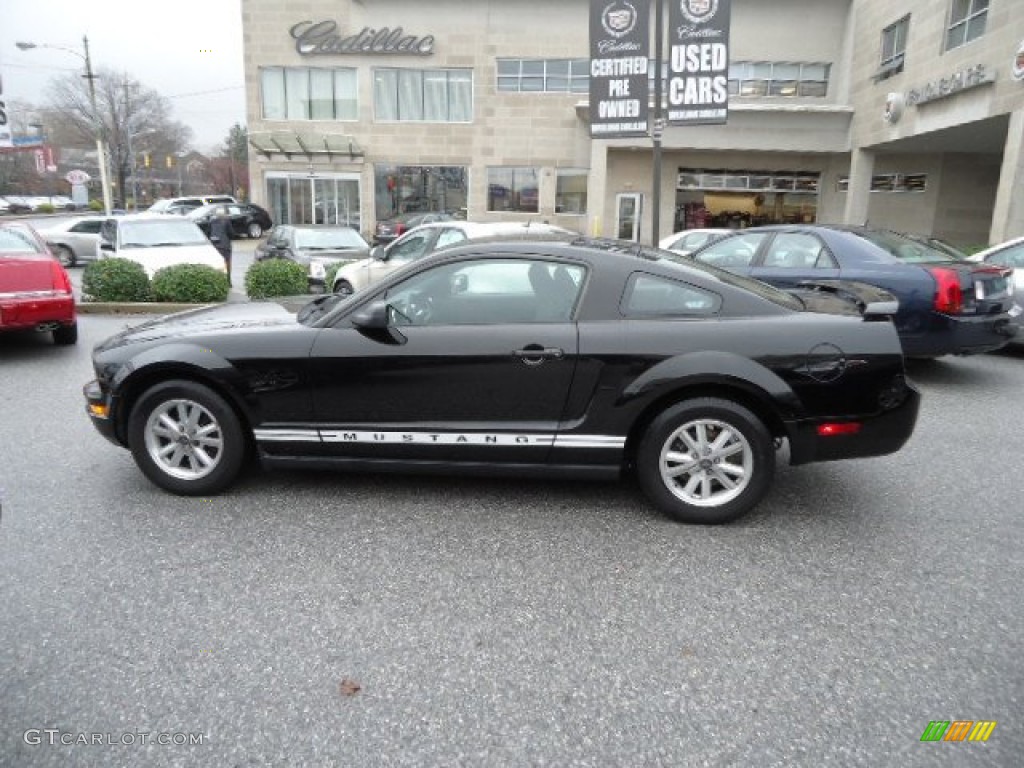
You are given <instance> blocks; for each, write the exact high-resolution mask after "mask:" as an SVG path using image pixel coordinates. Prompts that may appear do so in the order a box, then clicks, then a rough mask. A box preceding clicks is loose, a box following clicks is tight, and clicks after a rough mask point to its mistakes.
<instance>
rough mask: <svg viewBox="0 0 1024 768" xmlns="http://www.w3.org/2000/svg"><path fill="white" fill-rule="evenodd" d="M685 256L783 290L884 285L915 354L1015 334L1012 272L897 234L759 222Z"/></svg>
mask: <svg viewBox="0 0 1024 768" xmlns="http://www.w3.org/2000/svg"><path fill="white" fill-rule="evenodd" d="M680 258H691V259H695V260H696V261H699V262H702V263H705V264H711V265H714V266H718V267H721V268H723V269H728V270H729V271H731V272H734V273H736V274H740V275H745V276H749V277H753V278H756V279H758V280H763V281H765V282H767V283H771V284H772V285H775V286H779V287H782V288H789V287H794V286H797V285H799V284H801V283H803V282H807V281H810V282H818V283H821V282H825V283H827V282H834V281H859V282H862V283H867V284H869V285H874V286H878V287H880V288H883V289H885V290H886V291H889V292H890V293H892V294H893V295H894V296H895V297H896V298H897V299H898V300H899V312H898V313H897V314H896V316H895V318H894V321H895V324H896V330H897V331H899V334H900V339H901V341H902V342H903V350H904V352H905V353H906V354H907V355H909V356H912V357H939V356H942V355H949V354H955V355H969V354H977V353H981V352H990V351H992V350H994V349H999V348H1000V347H1002V346H1005V345H1006V344H1007V342H1009V340H1010V339H1011V338H1012V337H1013V336H1014V333H1015V328H1014V326H1013V325H1012V324H1011V320H1012V318H1011V315H1010V312H1011V310H1012V308H1013V306H1014V300H1013V296H1012V293H1011V285H1010V270H1009V269H1006V268H1004V267H1000V266H997V265H988V264H977V263H971V262H967V261H962V260H959V259H956V258H953V257H952V256H950V255H948V254H946V253H944V252H941V251H938V250H936V249H935V248H933V247H931V246H930V245H929V244H927V243H925V242H921V241H918V240H912V239H910V238H908V237H905V236H903V235H900V234H898V233H896V232H888V231H884V230H875V229H869V228H866V227H839V226H821V225H799V224H797V225H777V226H770V227H752V228H750V229H744V230H738V231H736V232H734V233H732V234H731V235H726V236H723V237H722V238H720V239H718V240H715V241H714V242H712V243H710V244H709V245H706V246H704V247H703V248H701V249H699V250H697V251H696V252H694V253H693V254H691V255H690V256H689V257H680Z"/></svg>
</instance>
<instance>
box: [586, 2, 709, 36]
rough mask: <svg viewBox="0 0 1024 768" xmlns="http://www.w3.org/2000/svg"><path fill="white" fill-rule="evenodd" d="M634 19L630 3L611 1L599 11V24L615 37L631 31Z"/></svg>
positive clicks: (634, 13) (634, 25)
mask: <svg viewBox="0 0 1024 768" xmlns="http://www.w3.org/2000/svg"><path fill="white" fill-rule="evenodd" d="M716 1H717V0H716ZM636 21H637V12H636V8H634V7H633V4H632V3H625V2H621V3H611V4H609V5H608V6H606V7H605V9H604V10H603V11H602V12H601V26H602V27H604V31H605V32H607V33H608V34H609V35H610V36H612V37H615V38H619V37H625V36H626V35H628V34H629V33H630V32H632V31H633V28H634V27H636Z"/></svg>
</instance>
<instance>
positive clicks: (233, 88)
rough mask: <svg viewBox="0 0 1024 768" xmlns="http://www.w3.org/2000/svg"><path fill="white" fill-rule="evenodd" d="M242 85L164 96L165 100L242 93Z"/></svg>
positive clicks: (243, 87)
mask: <svg viewBox="0 0 1024 768" xmlns="http://www.w3.org/2000/svg"><path fill="white" fill-rule="evenodd" d="M243 90H245V86H244V85H229V86H228V87H227V88H214V89H213V90H212V91H194V92H193V93H176V94H174V95H173V96H165V97H164V98H167V99H184V98H187V97H189V96H206V95H207V94H210V93H224V92H225V91H243Z"/></svg>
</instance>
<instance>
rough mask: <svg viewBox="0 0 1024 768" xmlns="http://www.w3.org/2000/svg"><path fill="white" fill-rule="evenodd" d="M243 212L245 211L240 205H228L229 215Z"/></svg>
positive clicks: (238, 214) (237, 214)
mask: <svg viewBox="0 0 1024 768" xmlns="http://www.w3.org/2000/svg"><path fill="white" fill-rule="evenodd" d="M242 213H243V211H242V208H241V206H238V205H229V206H228V215H229V216H241V215H242Z"/></svg>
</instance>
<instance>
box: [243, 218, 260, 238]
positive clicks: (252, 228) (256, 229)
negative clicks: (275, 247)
mask: <svg viewBox="0 0 1024 768" xmlns="http://www.w3.org/2000/svg"><path fill="white" fill-rule="evenodd" d="M246 231H247V232H248V233H249V237H250V238H252V239H253V240H258V239H259V238H261V237H263V227H261V226H260V223H259V222H258V221H250V222H249V228H248V229H247V230H246Z"/></svg>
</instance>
